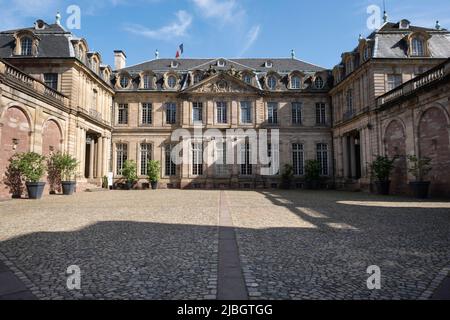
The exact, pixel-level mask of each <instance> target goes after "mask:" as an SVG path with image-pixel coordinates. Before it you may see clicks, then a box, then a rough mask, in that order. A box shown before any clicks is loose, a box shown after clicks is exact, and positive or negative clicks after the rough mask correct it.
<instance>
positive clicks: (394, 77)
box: [387, 74, 402, 91]
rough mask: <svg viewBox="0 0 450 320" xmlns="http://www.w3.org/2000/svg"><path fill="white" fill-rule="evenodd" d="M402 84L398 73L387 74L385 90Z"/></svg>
mask: <svg viewBox="0 0 450 320" xmlns="http://www.w3.org/2000/svg"><path fill="white" fill-rule="evenodd" d="M401 84H402V75H400V74H389V75H388V76H387V91H391V90H394V89H395V88H397V87H398V86H400V85H401Z"/></svg>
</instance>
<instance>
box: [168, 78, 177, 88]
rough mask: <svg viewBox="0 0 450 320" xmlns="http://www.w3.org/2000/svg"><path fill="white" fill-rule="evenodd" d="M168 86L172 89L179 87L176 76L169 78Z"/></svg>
mask: <svg viewBox="0 0 450 320" xmlns="http://www.w3.org/2000/svg"><path fill="white" fill-rule="evenodd" d="M167 86H168V87H169V88H170V89H174V88H175V87H176V86H177V78H176V77H175V76H170V77H169V78H167Z"/></svg>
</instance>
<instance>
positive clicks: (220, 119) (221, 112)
mask: <svg viewBox="0 0 450 320" xmlns="http://www.w3.org/2000/svg"><path fill="white" fill-rule="evenodd" d="M216 114H217V123H219V124H226V123H228V121H227V103H226V102H225V101H219V102H217V103H216Z"/></svg>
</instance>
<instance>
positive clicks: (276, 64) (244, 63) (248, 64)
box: [125, 58, 326, 73]
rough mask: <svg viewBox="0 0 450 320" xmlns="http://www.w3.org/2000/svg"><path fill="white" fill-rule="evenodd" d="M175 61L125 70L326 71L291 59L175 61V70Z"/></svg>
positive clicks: (157, 60)
mask: <svg viewBox="0 0 450 320" xmlns="http://www.w3.org/2000/svg"><path fill="white" fill-rule="evenodd" d="M219 60H224V61H225V65H224V66H223V67H221V66H218V65H217V61H219ZM173 61H175V59H155V60H151V61H147V62H144V63H140V64H137V65H134V66H130V67H127V68H125V70H127V71H128V72H130V73H139V72H141V71H143V70H153V71H162V72H166V71H169V70H177V71H178V72H188V71H193V70H209V69H210V68H211V67H213V68H214V69H216V70H228V69H230V68H231V67H232V68H234V69H236V70H238V71H243V70H252V71H255V72H268V71H271V70H273V71H276V72H279V73H290V72H292V71H294V70H298V71H303V72H317V71H323V70H326V69H325V68H322V67H319V66H316V65H314V64H311V63H307V62H304V61H301V60H297V59H292V58H284V59H283V58H281V59H273V58H266V59H264V58H257V59H225V58H214V59H176V61H177V62H178V64H179V65H178V67H177V68H172V67H171V63H172V62H173ZM267 61H271V62H272V64H273V65H272V67H271V68H266V65H265V63H266V62H267Z"/></svg>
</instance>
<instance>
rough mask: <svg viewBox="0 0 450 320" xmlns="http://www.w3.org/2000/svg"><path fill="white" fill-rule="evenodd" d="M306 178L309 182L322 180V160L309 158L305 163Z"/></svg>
mask: <svg viewBox="0 0 450 320" xmlns="http://www.w3.org/2000/svg"><path fill="white" fill-rule="evenodd" d="M305 179H306V181H308V182H311V181H319V180H320V162H319V161H317V160H308V161H306V163H305Z"/></svg>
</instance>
